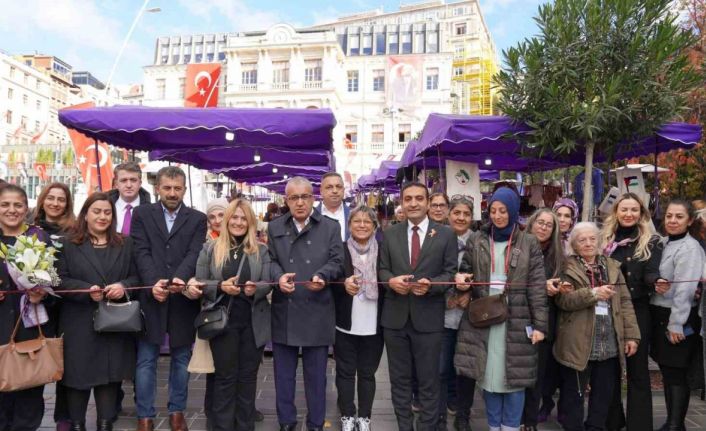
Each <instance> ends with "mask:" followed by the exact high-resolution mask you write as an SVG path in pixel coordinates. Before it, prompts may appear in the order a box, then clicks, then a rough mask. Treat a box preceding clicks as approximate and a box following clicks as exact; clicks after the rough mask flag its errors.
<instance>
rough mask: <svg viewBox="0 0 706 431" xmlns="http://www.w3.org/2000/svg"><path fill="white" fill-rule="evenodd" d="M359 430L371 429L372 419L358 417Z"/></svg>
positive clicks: (367, 430)
mask: <svg viewBox="0 0 706 431" xmlns="http://www.w3.org/2000/svg"><path fill="white" fill-rule="evenodd" d="M357 424H358V431H370V419H368V418H358V421H357Z"/></svg>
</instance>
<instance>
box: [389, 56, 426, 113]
mask: <svg viewBox="0 0 706 431" xmlns="http://www.w3.org/2000/svg"><path fill="white" fill-rule="evenodd" d="M423 78H424V75H423V70H422V59H421V57H420V56H418V55H403V56H397V55H391V56H389V57H387V81H388V82H387V85H386V86H385V87H386V88H385V89H386V92H385V97H386V100H385V102H386V104H387V106H388V107H390V108H391V109H397V110H402V111H407V112H409V113H412V112H414V111H415V110H416V109H417V108H419V107H420V106H421V104H422V80H423Z"/></svg>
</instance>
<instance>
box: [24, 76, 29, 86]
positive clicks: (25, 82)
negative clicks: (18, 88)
mask: <svg viewBox="0 0 706 431" xmlns="http://www.w3.org/2000/svg"><path fill="white" fill-rule="evenodd" d="M24 84H25V86H26V85H28V84H29V75H28V74H26V73H25V79H24Z"/></svg>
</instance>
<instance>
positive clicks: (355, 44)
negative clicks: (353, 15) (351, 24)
mask: <svg viewBox="0 0 706 431" xmlns="http://www.w3.org/2000/svg"><path fill="white" fill-rule="evenodd" d="M348 39H349V40H348V42H350V45H351V52H350V54H349V55H359V54H360V36H358V35H357V34H352V35H350V36H348Z"/></svg>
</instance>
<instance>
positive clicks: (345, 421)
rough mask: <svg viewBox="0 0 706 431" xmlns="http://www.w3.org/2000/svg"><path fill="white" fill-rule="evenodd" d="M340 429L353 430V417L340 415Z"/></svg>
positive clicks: (342, 430) (344, 430)
mask: <svg viewBox="0 0 706 431" xmlns="http://www.w3.org/2000/svg"><path fill="white" fill-rule="evenodd" d="M341 431H355V418H354V417H349V416H343V417H341Z"/></svg>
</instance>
